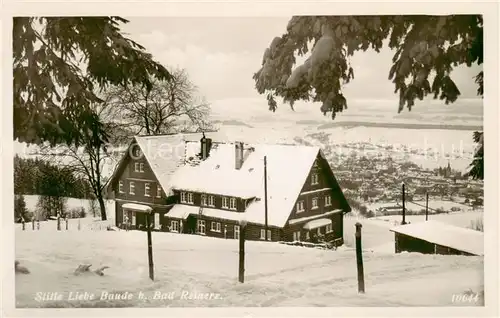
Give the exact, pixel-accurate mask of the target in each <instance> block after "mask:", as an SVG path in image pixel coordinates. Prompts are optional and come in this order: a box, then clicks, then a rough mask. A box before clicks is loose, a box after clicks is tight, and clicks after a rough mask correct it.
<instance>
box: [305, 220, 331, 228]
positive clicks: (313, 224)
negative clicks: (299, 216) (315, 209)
mask: <svg viewBox="0 0 500 318" xmlns="http://www.w3.org/2000/svg"><path fill="white" fill-rule="evenodd" d="M328 224H332V220H329V219H325V218H320V219H316V220H312V221H309V222H307V223H306V224H304V226H303V229H304V230H313V229H316V228H318V227H322V226H325V225H328Z"/></svg>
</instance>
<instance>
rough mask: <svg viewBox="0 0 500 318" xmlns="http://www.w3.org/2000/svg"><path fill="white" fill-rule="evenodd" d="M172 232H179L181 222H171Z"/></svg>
mask: <svg viewBox="0 0 500 318" xmlns="http://www.w3.org/2000/svg"><path fill="white" fill-rule="evenodd" d="M170 231H172V232H179V221H170Z"/></svg>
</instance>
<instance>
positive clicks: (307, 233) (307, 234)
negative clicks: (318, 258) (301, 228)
mask: <svg viewBox="0 0 500 318" xmlns="http://www.w3.org/2000/svg"><path fill="white" fill-rule="evenodd" d="M310 239H311V236H310V234H309V231H307V232H306V241H309V240H310Z"/></svg>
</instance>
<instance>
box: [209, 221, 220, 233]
mask: <svg viewBox="0 0 500 318" xmlns="http://www.w3.org/2000/svg"><path fill="white" fill-rule="evenodd" d="M210 230H211V231H212V232H219V233H220V232H221V231H222V230H221V226H220V223H219V222H212V225H211V227H210Z"/></svg>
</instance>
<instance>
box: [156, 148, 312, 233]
mask: <svg viewBox="0 0 500 318" xmlns="http://www.w3.org/2000/svg"><path fill="white" fill-rule="evenodd" d="M250 148H252V149H250ZM318 153H319V147H309V146H298V145H269V144H250V145H248V144H245V147H244V154H243V155H244V157H245V161H244V163H243V165H242V167H241V168H240V169H238V170H237V169H235V144H234V143H222V144H218V145H217V147H214V148H213V149H212V150H211V152H210V156H209V157H208V158H207V159H206V160H204V161H202V162H200V163H199V165H197V166H189V165H186V166H183V167H181V168H179V169H178V170H177V171H176V172H175V173H174V174H173V175H172V178H171V180H170V182H169V185H168V188H169V189H178V190H186V191H196V192H204V193H212V194H219V195H226V196H234V197H240V198H253V197H256V198H260V200H255V201H253V202H252V203H250V205H249V206H248V207H247V209H246V212H245V215H246V216H247V217H248V218H249V219H248V221H249V222H256V223H260V224H264V156H266V157H267V187H268V224H269V225H274V226H279V227H282V226H284V225H285V223H286V221H287V220H288V217H289V215H290V212H291V211H292V208H293V206H294V204H295V201H296V199H297V197H298V195H299V193H300V191H301V189H302V186H303V185H304V182H305V181H306V178H307V175H308V173H309V170H310V169H311V167H312V165H313V163H314V160H315V159H316V156H317V155H318ZM164 188H165V187H164ZM232 213H233V214H234V213H235V212H232Z"/></svg>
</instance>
